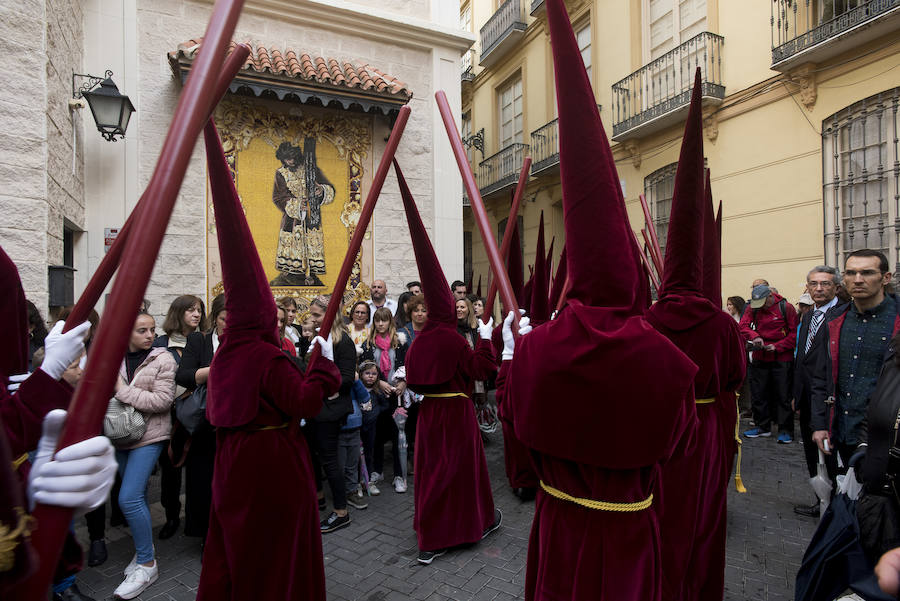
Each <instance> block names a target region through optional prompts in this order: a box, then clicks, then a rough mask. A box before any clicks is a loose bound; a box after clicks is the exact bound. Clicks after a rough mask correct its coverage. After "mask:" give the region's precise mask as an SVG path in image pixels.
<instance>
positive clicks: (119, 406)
mask: <svg viewBox="0 0 900 601" xmlns="http://www.w3.org/2000/svg"><path fill="white" fill-rule="evenodd" d="M146 432H147V421H146V420H145V419H144V414H143V413H141V412H140V411H138V410H137V409H135V408H134V407H132V406H131V405H129V404H127V403H123V402H122V401H120V400H119V399H117V398H116V397H113V398H111V399H109V405H107V406H106V415H104V416H103V435H104V436H106V437H107V438H109V439H110V440H111V441H112V442H113V443H115V444H120V445H121V444H128V443H132V442H137V441H139V440H140V439H141V438H143V437H144V434H145V433H146Z"/></svg>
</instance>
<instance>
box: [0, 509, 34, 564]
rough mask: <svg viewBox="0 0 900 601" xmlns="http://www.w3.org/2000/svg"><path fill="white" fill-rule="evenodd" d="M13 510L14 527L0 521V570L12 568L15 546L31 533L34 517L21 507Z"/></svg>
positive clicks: (14, 559) (14, 558)
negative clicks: (14, 513) (15, 521)
mask: <svg viewBox="0 0 900 601" xmlns="http://www.w3.org/2000/svg"><path fill="white" fill-rule="evenodd" d="M15 512H16V515H17V516H18V522H17V523H16V527H15V528H12V527H10V526H7V525H6V524H2V523H0V572H8V571H10V570H11V569H13V566H14V565H15V561H16V555H15V552H16V547H18V546H19V544H20V543H21V541H22V540H23V539H25V538H27V537H28V536H29V535H30V534H31V530H32V528H33V527H34V518H32V517H31V516H30V515H28V514H27V513H25V510H24V509H23V508H21V507H16V508H15Z"/></svg>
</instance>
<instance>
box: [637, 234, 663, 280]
mask: <svg viewBox="0 0 900 601" xmlns="http://www.w3.org/2000/svg"><path fill="white" fill-rule="evenodd" d="M641 237H642V238H643V239H644V244H646V245H647V254H648V255H650V260H651V261H653V266H654V267H655V268H656V273H658V274H660V275H662V270H663V263H662V260H661V259H660V258H659V257H658V256H657V255H656V253H654V252H653V240H651V239H650V235H649V234H647V230H646V229H645V228H641Z"/></svg>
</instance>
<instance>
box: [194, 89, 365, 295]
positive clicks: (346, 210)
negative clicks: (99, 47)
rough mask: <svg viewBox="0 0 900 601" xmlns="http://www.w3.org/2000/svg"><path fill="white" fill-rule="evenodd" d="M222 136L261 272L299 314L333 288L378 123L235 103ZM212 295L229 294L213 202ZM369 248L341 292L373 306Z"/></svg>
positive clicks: (228, 108) (222, 120)
mask: <svg viewBox="0 0 900 601" xmlns="http://www.w3.org/2000/svg"><path fill="white" fill-rule="evenodd" d="M215 122H216V127H217V128H218V129H219V134H220V135H221V137H222V144H223V146H224V149H225V155H226V157H227V159H228V162H229V165H230V166H231V169H232V174H233V176H234V179H235V184H236V187H237V191H238V196H239V197H240V200H241V204H242V205H243V207H244V212H245V214H246V215H247V222H248V224H249V226H250V232H251V234H252V235H253V240H254V242H255V244H256V250H257V252H258V253H259V258H260V260H261V261H262V265H263V269H264V270H265V272H266V277H267V278H268V280H269V284H270V286H271V288H272V294H273V295H274V296H275V297H276V298H278V297H282V296H293V297H295V298H296V299H297V302H298V305H299V309H300V312H301V313H302V312H303V311H305V310H306V308H307V307H308V305H309V301H310V300H312V299H313V298H315V296H316V295H319V294H327V293H330V292H331V291H332V289H333V288H334V284H335V281H336V280H337V275H338V272H339V271H340V268H341V264H342V263H343V260H344V256H345V255H346V252H347V248H348V246H349V242H350V238H351V236H352V235H353V231H354V229H355V227H356V224H357V221H358V219H359V214H360V211H361V209H362V203H363V200H364V197H363V188H364V187H367V186H368V184H369V181H370V179H371V175H370V173H371V171H372V169H371V161H372V158H371V155H372V152H371V149H372V118H371V117H369V116H367V115H361V114H355V113H348V112H345V111H337V110H332V109H323V108H317V107H309V106H302V105H294V104H288V103H283V102H275V101H271V102H270V101H265V100H262V101H261V100H258V99H250V98H242V97H234V96H229V97H228V98H226V99H225V100H223V101H222V103H221V104H220V105H219V107H218V108H217V109H216V113H215ZM207 224H208V227H207V248H208V255H207V256H208V265H207V267H208V275H209V278H208V282H209V285H210V291H209V292H210V296H211V297H212V296H214V295H216V294H218V293H220V292H221V291H222V276H221V269H220V267H219V253H218V241H217V239H216V234H215V219H214V215H213V207H212V199H211V198H208V199H207ZM371 262H372V248H371V240H367V241H366V242H364V244H363V249H362V251H361V252H360V253H359V255H357V257H356V261H355V263H354V265H353V270H352V272H351V276H350V281H349V282H348V284H347V289H346V291H345V293H344V300H345V302H346V303H351V301H353V300H355V299H356V298H368V292H369V290H368V287H367V286H366V285H365V283H364V281H365V279H366V278H365V276H367V275H368V274H369V273H370V272H371Z"/></svg>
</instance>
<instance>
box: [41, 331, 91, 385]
mask: <svg viewBox="0 0 900 601" xmlns="http://www.w3.org/2000/svg"><path fill="white" fill-rule="evenodd" d="M64 325H65V322H64V321H57V322H56V325H54V326H53V329H52V330H50V333H49V334H47V337H46V338H45V339H44V362H43V363H41V367H40V369H42V370H43V371H44V373H46V374H47V375H48V376H50V377H51V378H53V379H54V380H59V379H60V378H61V377H62V375H63V372H64V371H66V369H67V368H68V367H69V366H70V365H72V362H73V361H75V359H78V358H79V357H80V356H81V353H83V352H84V335H85V334H86V333H87V331H88V330H89V329H90V327H91V324H90V322H88V321H86V322H84V323H83V324H81V325H79V326H75V327H74V328H72V329H71V330H69V331H68V332H66V333H65V334H63V333H62V329H63V326H64Z"/></svg>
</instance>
